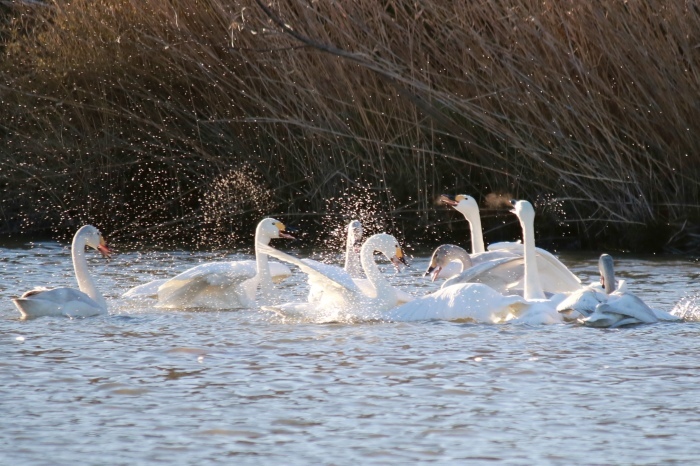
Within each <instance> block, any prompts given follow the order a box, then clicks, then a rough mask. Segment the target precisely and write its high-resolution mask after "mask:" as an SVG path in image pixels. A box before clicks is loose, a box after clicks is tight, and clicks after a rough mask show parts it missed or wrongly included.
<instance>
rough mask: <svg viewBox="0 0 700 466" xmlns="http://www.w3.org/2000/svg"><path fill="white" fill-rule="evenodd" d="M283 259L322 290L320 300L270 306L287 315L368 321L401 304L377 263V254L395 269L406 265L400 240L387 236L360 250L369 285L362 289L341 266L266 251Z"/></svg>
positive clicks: (373, 238)
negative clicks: (369, 317)
mask: <svg viewBox="0 0 700 466" xmlns="http://www.w3.org/2000/svg"><path fill="white" fill-rule="evenodd" d="M263 250H264V251H265V252H266V253H267V254H269V255H270V256H272V257H275V258H277V259H279V260H283V261H286V262H289V263H290V264H293V265H296V266H297V267H299V268H300V269H301V271H302V272H304V273H306V274H307V275H308V280H309V285H310V286H311V287H312V288H318V289H320V290H321V291H319V292H316V293H315V296H317V297H319V298H318V301H314V302H305V303H287V304H281V305H275V306H269V307H267V308H266V309H269V310H273V311H275V312H278V313H280V314H282V315H284V316H293V317H303V318H312V319H315V318H317V317H321V318H323V319H326V320H354V319H364V318H366V317H367V316H369V315H377V314H379V313H381V312H382V311H384V310H386V309H390V308H392V307H394V306H396V305H397V304H398V303H399V301H400V296H399V293H398V292H397V290H396V289H395V288H394V287H393V286H392V285H391V284H390V283H389V282H388V281H387V279H386V278H385V277H384V275H383V274H382V273H381V271H380V270H379V268H378V267H377V264H376V262H375V261H374V252H375V251H377V252H380V253H382V254H383V255H384V256H385V257H386V258H387V259H389V260H390V261H391V262H392V263H393V264H394V266H396V267H399V266H400V264H406V261H405V258H404V255H403V251H402V250H401V247H400V246H399V244H398V242H397V241H396V238H394V237H393V236H392V235H389V234H386V233H379V234H376V235H372V236H371V237H369V238H368V239H367V240H366V241H365V242H364V244H363V245H362V248H361V249H360V263H361V264H362V269H363V271H364V273H365V276H366V277H367V283H368V284H369V286H359V285H358V284H357V280H353V278H352V277H351V276H350V275H349V274H348V273H347V272H346V271H345V270H344V269H341V268H340V267H336V266H333V265H329V264H324V263H321V262H317V261H314V260H311V259H299V258H297V257H294V256H291V255H289V254H287V253H284V252H282V251H279V250H275V249H273V248H270V247H269V246H268V247H265V248H264V249H263Z"/></svg>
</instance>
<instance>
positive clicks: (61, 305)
mask: <svg viewBox="0 0 700 466" xmlns="http://www.w3.org/2000/svg"><path fill="white" fill-rule="evenodd" d="M86 246H87V247H90V248H93V249H96V250H97V251H99V252H100V253H101V254H102V255H103V256H105V257H109V256H110V254H111V251H110V250H109V248H108V247H107V244H106V243H105V240H104V238H103V237H102V234H101V233H100V231H99V230H98V229H97V228H95V227H94V226H92V225H85V226H83V227H82V228H80V229H79V230H78V231H77V232H76V234H75V236H74V237H73V243H72V245H71V257H72V259H73V269H74V270H75V278H76V280H77V282H78V288H79V290H76V289H75V288H67V287H61V288H52V289H47V288H36V289H34V290H31V291H27V292H26V293H24V294H23V295H22V296H21V297H19V298H13V299H12V301H13V302H14V303H15V306H17V309H18V310H19V312H20V313H21V314H22V318H23V319H28V318H34V317H43V316H66V317H88V316H93V315H99V314H106V313H107V302H106V301H105V299H104V297H103V296H102V294H101V293H100V292H99V291H98V290H97V287H96V286H95V282H94V280H93V279H92V276H91V275H90V272H89V271H88V267H87V259H86V258H85V247H86Z"/></svg>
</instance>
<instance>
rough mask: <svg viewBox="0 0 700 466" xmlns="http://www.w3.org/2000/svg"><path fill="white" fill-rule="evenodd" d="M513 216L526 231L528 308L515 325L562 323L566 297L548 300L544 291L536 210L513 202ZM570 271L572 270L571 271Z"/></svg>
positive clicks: (525, 307)
mask: <svg viewBox="0 0 700 466" xmlns="http://www.w3.org/2000/svg"><path fill="white" fill-rule="evenodd" d="M511 203H512V204H513V206H514V209H513V210H512V212H513V213H514V214H515V215H516V216H517V217H518V220H519V221H520V226H521V228H522V230H523V256H524V259H525V263H524V269H525V273H524V276H523V278H524V288H523V297H524V298H525V300H526V301H527V304H526V305H525V306H523V307H522V308H520V310H519V314H518V316H517V319H516V320H515V321H514V322H518V323H525V324H530V325H540V324H555V323H561V322H562V317H561V315H560V314H559V312H557V304H559V302H561V301H562V300H563V299H564V298H565V296H564V295H556V296H555V297H552V298H551V299H547V298H546V295H545V293H544V290H543V289H542V282H541V281H540V274H539V270H538V265H539V263H538V262H537V249H536V248H535V209H534V208H533V207H532V204H530V203H529V202H528V201H523V200H520V201H511ZM567 270H568V269H567Z"/></svg>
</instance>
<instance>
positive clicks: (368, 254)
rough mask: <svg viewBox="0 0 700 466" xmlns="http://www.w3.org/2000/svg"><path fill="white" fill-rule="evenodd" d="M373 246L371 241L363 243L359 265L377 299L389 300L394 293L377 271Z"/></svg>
mask: <svg viewBox="0 0 700 466" xmlns="http://www.w3.org/2000/svg"><path fill="white" fill-rule="evenodd" d="M374 251H375V248H374V244H373V242H372V240H371V239H369V240H367V241H365V244H363V245H362V249H361V250H360V263H361V264H362V269H363V270H364V271H365V276H366V277H367V280H368V281H369V282H370V283H371V284H372V286H373V287H374V289H375V290H376V292H377V298H380V299H381V298H387V299H388V298H389V297H390V295H391V294H392V293H393V292H394V290H393V287H392V286H391V285H390V284H389V282H388V281H387V280H386V278H384V275H382V273H381V272H380V271H379V267H377V263H376V262H375V261H374Z"/></svg>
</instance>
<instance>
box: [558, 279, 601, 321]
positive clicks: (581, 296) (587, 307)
mask: <svg viewBox="0 0 700 466" xmlns="http://www.w3.org/2000/svg"><path fill="white" fill-rule="evenodd" d="M607 299H608V296H607V295H606V294H605V293H604V292H603V289H602V288H601V287H600V286H587V287H585V288H581V289H580V290H577V291H575V292H573V293H571V294H570V295H568V296H567V297H566V298H565V299H564V300H563V301H562V302H560V303H559V304H558V305H557V311H558V312H560V313H561V314H562V316H563V318H564V320H576V319H579V318H582V317H588V316H590V315H591V314H592V313H593V311H595V308H596V306H598V304H600V303H603V302H605V301H607Z"/></svg>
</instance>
